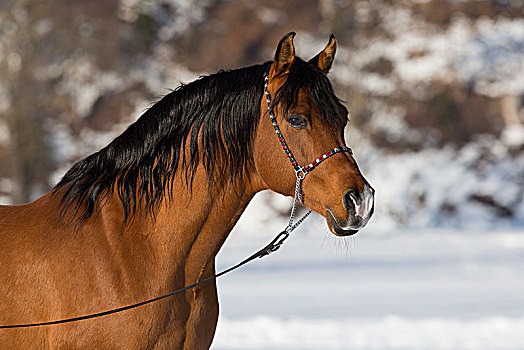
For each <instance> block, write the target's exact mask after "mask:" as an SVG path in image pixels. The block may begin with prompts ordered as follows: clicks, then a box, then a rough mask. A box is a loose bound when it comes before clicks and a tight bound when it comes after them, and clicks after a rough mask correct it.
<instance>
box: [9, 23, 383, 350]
mask: <svg viewBox="0 0 524 350" xmlns="http://www.w3.org/2000/svg"><path fill="white" fill-rule="evenodd" d="M294 36H295V33H289V34H287V35H285V36H284V37H283V38H282V39H281V40H280V42H279V44H278V46H277V49H276V52H275V56H274V60H273V61H270V62H266V63H264V64H260V65H255V66H251V67H246V68H241V69H236V70H231V71H219V72H218V73H216V74H212V75H209V76H206V77H201V78H200V79H198V80H196V81H194V82H191V83H189V84H187V85H182V86H180V87H178V88H177V89H176V90H174V91H173V92H171V93H169V94H168V95H166V96H164V97H163V98H162V99H161V100H160V101H159V102H157V103H156V104H154V105H153V106H152V107H151V108H150V109H148V110H147V111H146V112H145V113H144V114H143V115H142V116H141V117H140V118H139V119H138V120H137V121H136V122H135V123H133V124H132V125H130V127H129V128H128V129H127V130H126V131H124V132H123V133H122V134H121V135H120V136H118V137H116V138H115V139H114V140H113V141H112V142H111V143H110V144H109V145H107V146H106V147H105V148H103V149H102V150H100V151H98V152H96V153H94V154H92V155H90V156H88V157H87V158H85V159H83V160H81V161H79V162H78V163H76V164H75V165H74V166H73V167H72V168H71V169H70V170H69V171H68V172H67V173H66V174H65V176H64V177H63V178H62V180H61V181H60V182H59V183H58V184H57V186H56V187H55V188H54V189H53V190H52V191H50V192H49V193H47V194H45V195H44V196H42V197H41V198H39V199H37V200H35V201H34V202H32V203H29V204H25V205H20V206H1V207H0V242H1V244H0V298H1V300H0V324H1V325H8V324H17V323H28V322H41V321H49V320H58V319H63V318H68V317H76V316H81V315H86V314H91V313H94V312H99V311H104V310H109V309H113V308H118V307H121V306H123V305H130V304H133V303H136V302H140V301H142V300H146V299H150V298H154V297H157V296H159V295H162V294H165V293H169V292H170V291H173V290H177V289H180V288H182V287H184V286H187V285H189V284H192V283H195V282H197V281H202V280H204V279H206V278H208V277H210V276H212V275H214V274H215V256H216V254H217V253H218V251H219V249H220V248H221V246H222V244H223V243H224V241H225V240H226V238H227V236H228V234H229V232H230V231H231V229H232V228H233V226H234V225H235V223H236V222H237V220H238V218H239V217H240V215H241V214H242V212H243V211H244V209H245V208H246V206H247V205H248V203H249V201H250V200H251V198H253V196H254V195H255V193H257V192H259V191H262V190H266V189H270V190H273V191H275V192H278V193H281V194H284V195H287V196H293V194H294V190H295V183H296V182H295V180H296V173H295V172H294V169H293V167H292V166H291V165H290V163H289V160H290V156H289V152H287V150H286V149H287V148H288V147H289V149H290V150H291V149H292V150H293V152H294V153H293V156H294V158H293V159H292V160H291V161H292V162H295V163H296V164H307V163H308V161H310V160H311V159H313V157H315V156H317V155H318V154H324V152H326V151H327V150H330V149H333V148H337V147H345V143H344V127H345V126H346V123H347V121H348V111H347V109H346V108H345V107H344V106H343V105H342V104H341V102H340V100H339V99H338V98H337V97H336V95H335V93H334V91H333V88H332V86H331V84H330V82H329V80H328V78H327V73H328V71H329V69H330V67H331V64H332V62H333V59H334V55H335V51H336V41H335V38H334V36H331V37H330V40H329V42H328V44H327V45H326V47H325V48H324V49H323V50H322V51H321V52H320V53H319V54H318V55H316V56H315V57H314V58H312V59H311V60H309V61H308V62H306V61H303V60H302V59H300V58H299V57H297V56H296V55H295V47H294V44H293V38H294ZM265 77H266V78H265ZM265 79H266V81H267V85H266V88H267V93H266V95H267V96H265V94H264V84H265ZM269 96H273V100H272V101H271V102H270V108H269V111H268V108H267V106H266V103H267V102H266V99H267V101H270V99H269ZM271 106H272V107H273V108H271ZM271 109H272V110H273V111H274V116H272V117H271V118H269V114H271V113H270V112H271ZM276 123H278V125H279V126H280V128H279V131H280V134H279V133H278V132H277V136H278V140H277V136H275V130H277V128H276V127H275V125H273V124H276ZM284 137H285V139H286V140H287V143H286V144H284V143H283V141H282V140H280V139H283V138H284ZM279 141H281V142H279ZM282 145H284V147H282ZM282 148H284V150H283V149H282ZM345 149H346V148H344V150H345ZM339 153H340V154H338V153H337V154H336V155H334V156H332V157H330V158H329V159H327V160H326V161H324V162H323V164H322V165H321V166H319V167H318V170H317V169H315V171H312V172H311V173H310V174H308V176H307V177H306V178H305V179H304V180H303V183H302V193H303V198H302V201H303V203H304V205H305V206H307V207H309V208H310V209H312V210H314V211H316V212H317V213H319V214H321V215H323V216H324V217H325V218H326V220H327V223H328V227H329V229H330V230H331V231H332V232H333V233H334V234H335V235H338V236H347V235H351V234H353V233H355V232H356V231H357V230H359V229H360V228H362V227H363V226H364V225H365V224H366V223H367V222H368V220H369V218H370V217H371V215H372V213H373V194H374V190H373V189H372V188H371V186H370V185H369V183H368V182H367V181H366V180H365V179H364V177H363V176H362V174H361V172H360V171H359V168H358V166H357V164H356V162H355V160H354V159H353V157H352V155H351V154H350V153H349V152H339ZM327 154H328V155H332V153H329V152H328V153H327ZM322 157H323V156H322ZM322 157H321V158H320V160H323V159H325V158H326V157H327V156H326V157H324V158H322ZM320 160H319V159H316V161H317V163H318V162H319V161H320ZM313 163H315V161H314V162H313ZM313 163H312V164H313ZM217 319H218V301H217V291H216V283H215V281H212V282H209V283H206V284H203V285H201V286H199V287H198V288H195V289H192V290H189V291H186V292H184V293H181V294H178V295H175V296H173V297H171V298H168V299H164V300H162V301H160V302H156V303H152V304H148V305H146V306H143V307H141V308H136V309H133V310H128V311H126V312H122V313H119V314H114V315H110V316H104V317H100V318H96V319H91V320H87V321H81V322H73V323H67V324H60V325H55V326H45V327H36V328H26V329H24V328H23V329H2V330H0V347H1V348H2V349H58V348H59V349H72V348H73V349H206V348H209V347H210V345H211V342H212V340H213V336H214V332H215V327H216V324H217Z"/></svg>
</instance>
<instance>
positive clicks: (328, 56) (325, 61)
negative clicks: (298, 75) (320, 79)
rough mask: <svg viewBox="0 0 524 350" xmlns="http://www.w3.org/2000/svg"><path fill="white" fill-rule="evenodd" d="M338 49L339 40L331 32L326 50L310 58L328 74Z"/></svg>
mask: <svg viewBox="0 0 524 350" xmlns="http://www.w3.org/2000/svg"><path fill="white" fill-rule="evenodd" d="M336 51H337V40H336V39H335V36H334V35H333V34H331V36H330V37H329V42H328V43H327V45H326V47H325V48H324V50H322V51H321V52H319V53H318V55H316V56H315V57H313V58H312V59H310V60H309V63H311V64H312V65H314V66H317V67H318V68H319V69H320V70H321V71H322V72H324V74H328V72H329V69H330V68H331V64H332V63H333V59H334V58H335V52H336Z"/></svg>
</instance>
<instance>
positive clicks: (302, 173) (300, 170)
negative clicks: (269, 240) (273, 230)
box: [264, 72, 353, 249]
mask: <svg viewBox="0 0 524 350" xmlns="http://www.w3.org/2000/svg"><path fill="white" fill-rule="evenodd" d="M268 84H269V74H268V72H266V73H264V93H265V95H266V102H267V111H268V114H269V119H271V123H272V124H273V128H274V129H275V133H276V134H277V137H278V141H280V144H281V145H282V149H283V150H284V152H285V153H286V156H287V157H288V159H289V162H290V163H291V165H292V166H293V169H294V170H295V175H296V177H297V182H296V186H295V196H294V198H293V206H292V207H291V215H290V217H289V223H288V225H287V227H286V228H285V230H284V232H285V233H286V236H284V239H282V241H281V243H280V244H282V242H283V241H284V240H285V239H286V238H287V237H288V236H289V233H290V232H291V231H293V230H294V229H295V228H296V227H297V226H298V225H300V224H301V223H302V221H304V220H305V219H306V217H308V216H309V214H311V210H309V211H308V212H307V213H306V214H304V216H303V217H302V218H301V219H300V220H298V221H297V222H296V223H295V224H293V219H294V217H295V210H296V205H297V202H301V203H302V181H303V180H304V179H305V177H306V175H307V174H308V173H309V172H310V171H311V170H313V169H314V168H315V167H317V166H318V165H319V164H320V163H322V162H323V161H325V160H326V159H328V158H329V157H331V156H333V155H335V154H337V153H341V152H348V153H349V154H351V155H353V151H352V150H351V148H349V147H347V146H342V147H335V148H333V149H332V150H331V151H328V152H326V153H324V154H322V155H321V156H320V157H318V158H317V159H315V160H314V161H312V162H311V163H309V164H308V165H306V166H304V167H302V166H300V165H299V164H298V162H297V160H296V159H295V157H294V156H293V153H292V152H291V150H290V149H289V147H288V145H287V143H286V139H285V138H284V135H282V132H281V131H280V128H279V127H278V123H277V118H276V117H275V115H274V114H273V109H272V108H271V95H270V94H269V91H268V90H267V87H268ZM284 232H282V233H284ZM277 249H278V248H277Z"/></svg>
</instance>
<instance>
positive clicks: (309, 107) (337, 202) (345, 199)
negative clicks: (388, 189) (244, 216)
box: [253, 33, 375, 236]
mask: <svg viewBox="0 0 524 350" xmlns="http://www.w3.org/2000/svg"><path fill="white" fill-rule="evenodd" d="M294 36H295V33H289V34H287V35H285V36H284V37H283V38H282V39H281V40H280V42H279V44H278V46H277V49H276V52H275V58H274V61H273V62H272V63H271V66H270V68H269V71H268V72H267V74H266V76H267V78H266V81H267V85H266V88H267V93H266V94H265V96H263V98H262V100H261V102H260V106H261V107H260V111H261V113H260V118H261V119H260V122H259V125H258V130H257V134H256V137H255V140H254V153H253V157H254V164H255V168H256V173H257V174H258V178H259V180H261V181H262V182H263V186H264V188H268V189H271V190H273V191H276V192H278V193H281V194H284V195H287V196H293V195H294V193H295V183H296V181H297V176H300V177H302V176H304V179H303V182H302V193H303V198H302V202H303V203H304V205H305V206H307V207H309V208H310V209H312V210H314V211H316V212H317V213H319V214H321V215H323V216H324V217H325V218H326V220H327V223H328V226H329V229H330V230H331V232H332V233H333V234H335V235H337V236H349V235H352V234H354V233H356V232H357V231H358V230H359V229H361V228H362V227H363V226H364V225H366V224H367V222H368V221H369V219H370V217H371V215H372V214H373V210H374V192H375V191H374V189H373V188H372V187H371V185H370V184H369V183H368V182H367V181H366V179H365V178H364V176H363V175H362V173H361V172H360V170H359V168H358V165H357V162H356V161H355V159H354V158H353V156H352V153H351V151H350V149H349V148H348V147H346V146H345V141H344V128H345V126H346V124H347V121H348V111H347V109H346V108H345V107H344V106H343V105H342V103H341V102H340V100H339V99H338V98H337V97H336V96H335V93H334V91H333V88H332V86H331V83H330V82H329V80H328V78H327V73H328V72H329V70H330V68H331V64H332V62H333V59H334V56H335V52H336V40H335V37H334V36H333V35H332V36H331V37H330V39H329V42H328V44H327V45H326V47H325V48H324V50H322V51H321V52H320V53H319V54H318V55H316V56H315V57H313V58H312V59H311V60H309V61H308V62H305V61H303V60H302V59H300V58H299V57H297V56H295V47H294V44H293V37H294ZM268 104H269V109H268ZM275 123H276V124H277V126H275ZM275 132H276V133H275ZM284 140H285V141H284ZM320 163H322V164H320ZM306 173H307V174H306Z"/></svg>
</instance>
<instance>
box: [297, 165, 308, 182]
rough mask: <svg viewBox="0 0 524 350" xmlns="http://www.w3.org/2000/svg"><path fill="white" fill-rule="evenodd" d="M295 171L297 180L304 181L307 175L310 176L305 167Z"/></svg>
mask: <svg viewBox="0 0 524 350" xmlns="http://www.w3.org/2000/svg"><path fill="white" fill-rule="evenodd" d="M294 170H295V175H296V176H297V180H304V179H305V178H306V175H307V174H308V171H307V170H306V169H304V168H303V167H299V168H298V169H294Z"/></svg>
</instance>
